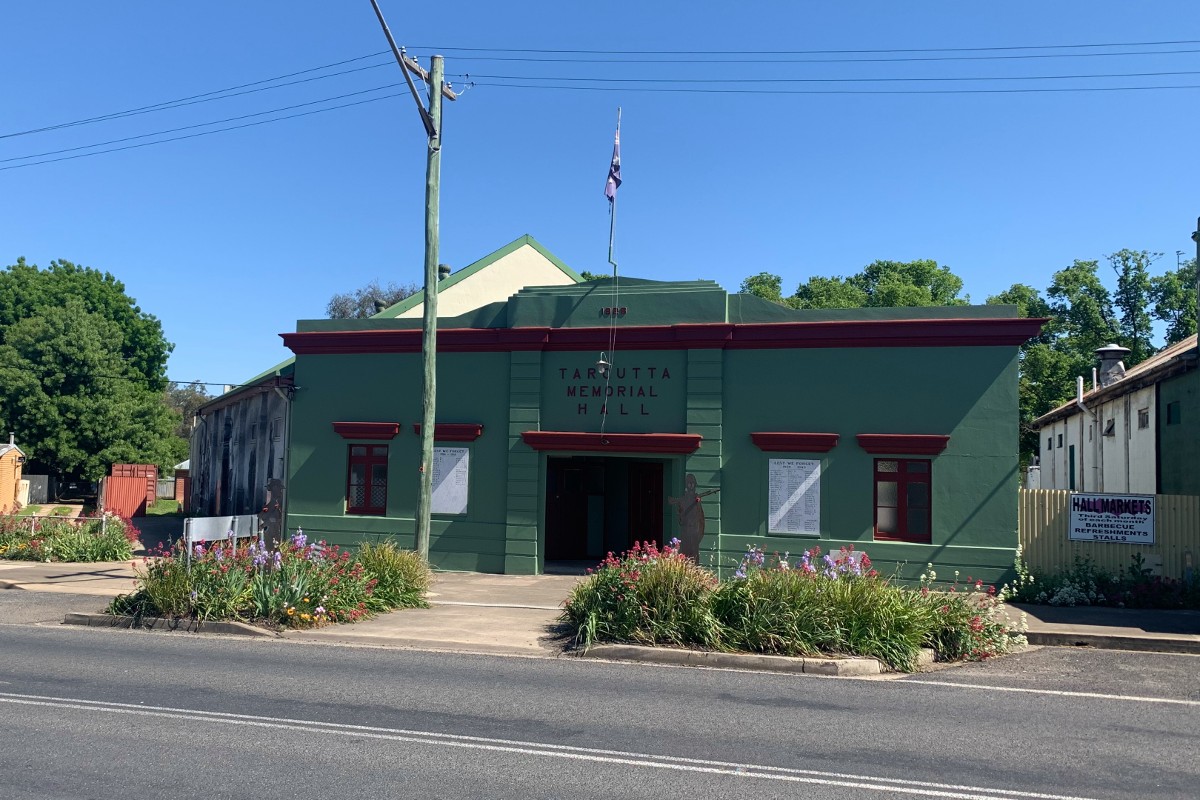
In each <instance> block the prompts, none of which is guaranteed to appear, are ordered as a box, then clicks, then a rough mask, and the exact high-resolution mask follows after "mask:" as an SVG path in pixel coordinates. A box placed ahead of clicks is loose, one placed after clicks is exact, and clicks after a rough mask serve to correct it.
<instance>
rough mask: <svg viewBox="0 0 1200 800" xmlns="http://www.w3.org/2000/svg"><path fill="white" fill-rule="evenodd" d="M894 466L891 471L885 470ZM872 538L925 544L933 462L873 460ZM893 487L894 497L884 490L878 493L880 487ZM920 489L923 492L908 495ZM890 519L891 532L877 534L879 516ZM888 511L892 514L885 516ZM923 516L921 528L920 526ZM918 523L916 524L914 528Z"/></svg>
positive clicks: (928, 538) (930, 510)
mask: <svg viewBox="0 0 1200 800" xmlns="http://www.w3.org/2000/svg"><path fill="white" fill-rule="evenodd" d="M889 465H894V466H895V469H894V470H891V469H889V468H888V467H889ZM874 469H875V480H874V487H875V492H874V500H875V538H876V539H878V540H881V541H889V542H915V543H918V544H929V543H931V541H932V538H933V537H932V534H933V462H932V461H931V460H929V459H925V458H877V459H875V465H874ZM891 483H894V484H895V485H896V488H895V493H894V496H893V495H892V492H890V491H887V490H885V491H884V492H883V496H882V497H881V493H880V484H891ZM918 485H923V486H924V487H925V488H924V491H923V492H922V491H920V490H917V491H912V490H911V489H912V487H914V486H918ZM881 511H883V512H885V514H884V515H883V516H891V517H893V520H892V522H893V524H892V525H891V526H890V527H892V528H893V530H883V531H881V530H880V516H881V514H880V512H881ZM888 511H891V512H893V513H892V514H887V513H886V512H888ZM921 512H924V515H923V516H924V525H920V524H919V522H920V521H921V517H922V514H921ZM914 522H915V523H918V524H914Z"/></svg>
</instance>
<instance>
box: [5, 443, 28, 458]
mask: <svg viewBox="0 0 1200 800" xmlns="http://www.w3.org/2000/svg"><path fill="white" fill-rule="evenodd" d="M10 450H16V451H17V454H18V455H22V456H23V455H25V451H24V450H22V449H21V448H19V447H17V446H16V445H15V444H8V443H7V442H5V443H4V444H0V456H2V455H5V454H7V453H8V452H9V451H10Z"/></svg>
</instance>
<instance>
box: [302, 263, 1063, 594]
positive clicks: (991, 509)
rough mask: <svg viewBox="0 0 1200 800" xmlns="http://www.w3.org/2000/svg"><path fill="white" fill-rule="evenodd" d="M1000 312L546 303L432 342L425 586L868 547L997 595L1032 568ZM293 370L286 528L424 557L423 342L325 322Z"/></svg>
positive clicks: (649, 296) (1010, 347) (356, 323)
mask: <svg viewBox="0 0 1200 800" xmlns="http://www.w3.org/2000/svg"><path fill="white" fill-rule="evenodd" d="M1040 324H1041V321H1040V320H1030V319H1023V318H1018V317H1017V316H1016V312H1015V309H1013V308H1011V307H1005V306H962V307H948V308H889V309H853V310H826V311H797V310H794V309H789V308H785V307H783V306H779V305H776V304H773V303H769V302H767V301H764V300H761V299H759V298H757V297H753V296H749V295H741V294H729V293H727V292H725V291H724V290H722V289H721V288H720V287H719V286H718V285H717V284H715V283H712V282H709V281H691V282H657V281H647V280H634V279H621V281H620V283H619V285H614V282H613V281H612V280H598V281H588V282H583V283H578V284H573V285H561V286H533V287H527V288H525V289H523V290H521V291H519V292H517V293H516V294H514V295H512V296H511V297H510V298H509V299H508V300H507V301H503V302H495V303H490V304H487V305H484V306H483V307H481V308H477V309H474V310H472V311H470V312H468V313H465V314H463V315H461V316H458V317H453V318H441V319H439V332H438V364H437V387H438V389H437V427H436V431H435V463H434V484H435V490H434V503H433V511H434V513H433V524H432V533H431V549H430V553H431V561H432V562H433V564H434V566H436V567H439V568H442V569H454V570H475V571H481V572H495V573H516V574H536V573H541V572H544V571H546V570H547V569H548V568H553V567H554V566H555V565H556V564H557V563H565V564H571V565H576V566H577V565H581V564H585V563H593V562H595V561H597V560H598V559H600V558H602V557H603V555H604V554H605V553H606V552H609V551H620V550H623V549H625V548H626V547H628V546H629V545H630V544H631V543H632V542H633V541H638V540H653V541H659V542H663V541H666V540H669V539H671V538H673V537H679V538H681V539H682V540H683V542H684V547H685V548H686V549H689V550H691V554H692V555H694V556H696V557H697V558H698V560H699V561H700V562H701V563H703V564H707V565H711V566H713V567H714V568H718V569H721V570H722V571H725V570H728V569H732V568H733V567H735V566H736V564H737V562H738V560H739V558H740V556H741V554H742V553H744V552H745V550H746V548H747V547H748V546H750V545H757V546H760V547H762V548H764V549H765V550H766V551H767V552H768V553H770V552H773V551H778V552H779V553H780V554H781V555H782V554H783V553H785V552H788V553H792V554H796V553H798V552H800V551H803V550H806V549H810V548H812V547H820V548H822V550H823V551H830V550H834V551H836V550H838V549H839V548H841V547H853V548H855V549H856V550H857V551H865V552H867V553H868V554H869V555H870V556H871V559H872V560H873V561H874V562H875V564H876V565H877V566H879V567H880V568H881V569H882V570H884V571H886V572H891V571H892V570H897V571H898V572H899V574H900V576H901V577H905V578H913V577H915V576H916V575H917V574H918V573H919V572H920V571H921V570H922V569H923V568H924V566H925V564H926V563H927V562H934V563H936V564H937V565H938V567H939V571H943V573H944V574H945V575H950V574H952V573H953V572H954V570H960V571H961V572H962V574H963V576H964V577H965V576H966V575H971V576H973V577H976V578H979V579H982V580H985V581H998V580H1003V579H1004V578H1005V577H1006V576H1007V574H1008V573H1009V570H1011V567H1012V562H1013V555H1014V549H1015V547H1016V543H1017V488H1018V463H1017V353H1018V347H1019V345H1020V344H1021V343H1022V342H1024V341H1026V340H1027V339H1028V338H1029V337H1031V336H1033V335H1036V333H1037V332H1038V330H1039V327H1040ZM282 336H283V339H284V342H285V344H286V345H287V347H288V348H290V349H291V350H292V352H293V353H294V354H295V365H294V376H293V377H294V386H295V389H294V393H293V397H292V399H291V430H290V442H289V449H288V460H287V463H288V489H289V501H288V504H287V522H286V524H287V526H288V528H290V529H295V528H297V527H302V528H303V529H304V530H305V532H306V533H307V534H308V535H309V538H310V539H313V538H319V539H326V540H328V541H331V542H335V543H340V544H352V543H354V542H357V541H361V540H363V539H382V538H392V539H394V540H396V541H398V542H399V543H401V544H402V545H406V546H412V544H413V542H414V538H415V516H416V514H415V510H416V500H417V489H418V466H419V460H420V435H419V430H420V425H419V423H420V420H421V375H422V360H421V330H420V320H419V319H398V318H383V319H381V318H374V319H366V320H312V321H301V322H300V323H298V326H297V330H296V332H295V333H287V334H283V335H282Z"/></svg>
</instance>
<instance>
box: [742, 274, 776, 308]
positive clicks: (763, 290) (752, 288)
mask: <svg viewBox="0 0 1200 800" xmlns="http://www.w3.org/2000/svg"><path fill="white" fill-rule="evenodd" d="M741 292H742V293H743V294H752V295H754V296H755V297H761V298H762V299H763V300H770V301H771V302H772V303H780V304H782V303H783V278H781V277H779V276H778V275H773V274H771V273H770V272H760V273H758V274H757V275H751V276H750V277H749V278H746V280H744V281H742V287H741Z"/></svg>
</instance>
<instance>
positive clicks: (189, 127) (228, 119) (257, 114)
mask: <svg viewBox="0 0 1200 800" xmlns="http://www.w3.org/2000/svg"><path fill="white" fill-rule="evenodd" d="M400 85H401V84H400V83H388V84H384V85H383V86H376V87H375V88H374V89H363V90H362V91H358V92H349V93H347V94H339V95H335V96H333V97H325V98H323V99H321V100H312V101H310V102H307V103H297V104H296V105H291V106H283V107H281V108H272V109H270V110H269V111H256V112H254V113H252V114H242V115H240V116H236V117H226V118H225V119H216V120H213V121H211V122H199V123H197V124H195V125H184V126H182V127H179V128H168V129H166V130H161V131H155V132H153V133H141V134H138V135H136V136H125V137H122V138H120V139H109V140H108V141H107V142H95V143H94V144H83V145H79V146H78V147H66V148H63V149H62V150H47V151H46V152H44V153H32V154H30V155H27V156H12V157H10V158H0V164H5V163H7V162H9V161H25V160H27V159H30V158H41V157H43V156H54V155H58V154H60V153H73V152H75V151H76V150H90V149H92V148H93V147H104V146H106V145H110V144H119V143H121V142H131V141H133V140H135V139H146V138H149V137H151V136H163V135H166V134H168V133H178V132H179V131H190V130H195V129H196V128H205V127H208V126H209V125H221V124H223V123H225V122H236V121H238V120H242V119H250V118H251V117H261V116H264V115H266V114H278V113H279V112H281V111H292V110H294V109H297V108H305V107H307V106H314V105H317V104H319V103H330V102H333V101H334V100H344V99H345V98H347V97H356V96H358V95H363V94H370V93H371V92H379V91H383V90H384V89H394V88H396V87H397V86H400ZM393 96H394V95H393ZM214 133H215V131H214ZM149 144H153V142H150V143H149ZM39 163H44V162H39Z"/></svg>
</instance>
